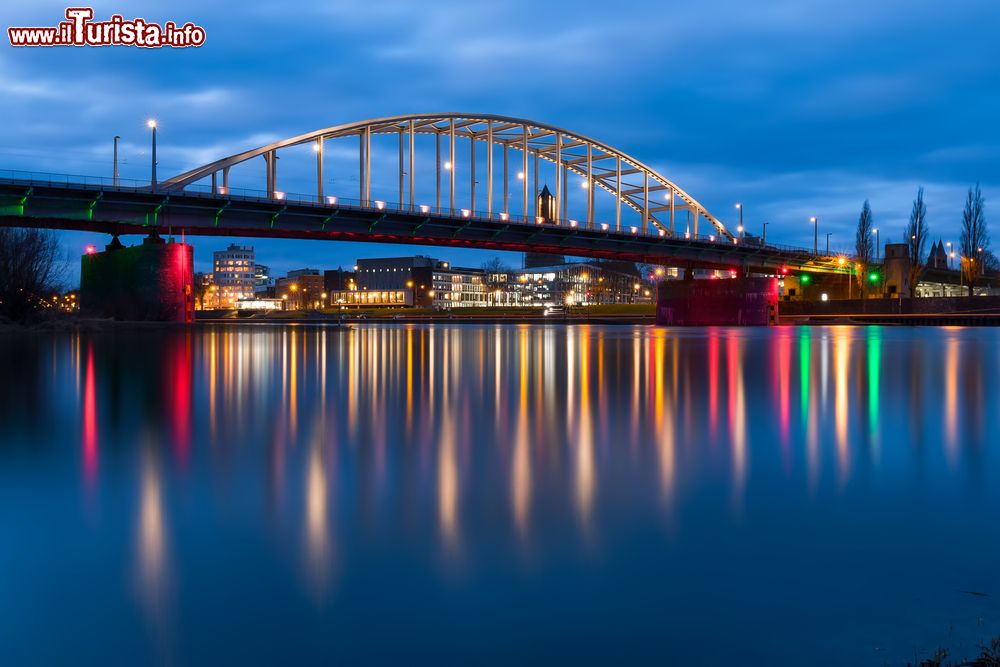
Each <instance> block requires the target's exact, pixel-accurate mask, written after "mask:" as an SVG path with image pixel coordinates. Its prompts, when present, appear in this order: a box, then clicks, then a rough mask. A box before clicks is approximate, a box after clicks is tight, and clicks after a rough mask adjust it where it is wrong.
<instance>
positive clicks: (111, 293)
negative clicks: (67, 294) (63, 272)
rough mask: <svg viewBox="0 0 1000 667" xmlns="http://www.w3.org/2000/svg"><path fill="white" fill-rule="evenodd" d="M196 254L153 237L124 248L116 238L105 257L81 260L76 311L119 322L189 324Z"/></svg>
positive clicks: (184, 244) (191, 312)
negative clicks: (140, 243) (110, 318)
mask: <svg viewBox="0 0 1000 667" xmlns="http://www.w3.org/2000/svg"><path fill="white" fill-rule="evenodd" d="M193 264H194V250H193V249H192V247H191V246H190V245H187V244H186V243H164V242H163V240H162V239H160V238H159V237H158V236H155V235H151V236H149V237H148V238H146V239H145V240H144V241H143V243H142V245H137V246H132V247H130V248H126V247H124V246H123V245H122V244H121V243H120V242H119V241H118V239H117V237H115V239H114V240H113V241H112V242H111V244H109V245H108V247H107V249H106V250H105V251H104V252H98V253H92V254H87V255H84V256H83V257H82V258H81V266H80V309H81V310H82V311H83V312H85V313H87V314H90V315H93V316H99V317H113V318H115V319H119V320H131V321H157V322H191V321H192V320H193V319H194V273H193V268H192V267H193Z"/></svg>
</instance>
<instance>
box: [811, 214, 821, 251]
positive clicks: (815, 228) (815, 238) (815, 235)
mask: <svg viewBox="0 0 1000 667" xmlns="http://www.w3.org/2000/svg"><path fill="white" fill-rule="evenodd" d="M809 222H811V223H813V254H814V255H818V254H819V218H817V217H816V216H815V215H814V216H813V217H811V218H809Z"/></svg>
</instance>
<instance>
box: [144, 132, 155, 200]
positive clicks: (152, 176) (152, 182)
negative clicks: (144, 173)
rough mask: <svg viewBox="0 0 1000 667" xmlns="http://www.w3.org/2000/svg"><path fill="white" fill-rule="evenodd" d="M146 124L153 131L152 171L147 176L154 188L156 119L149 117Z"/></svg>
mask: <svg viewBox="0 0 1000 667" xmlns="http://www.w3.org/2000/svg"><path fill="white" fill-rule="evenodd" d="M146 125H147V126H148V127H149V129H151V130H152V131H153V164H152V167H153V168H152V172H151V175H150V178H149V182H150V185H152V186H153V189H154V190H155V189H156V119H155V118H150V119H149V120H147V121H146Z"/></svg>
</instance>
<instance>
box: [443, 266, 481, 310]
mask: <svg viewBox="0 0 1000 667" xmlns="http://www.w3.org/2000/svg"><path fill="white" fill-rule="evenodd" d="M445 267H448V265H447V264H444V267H440V268H435V269H434V274H433V285H434V307H435V308H467V307H476V306H488V305H490V303H489V298H488V296H487V292H486V284H485V281H484V280H483V278H484V276H483V272H482V271H480V270H478V269H462V268H458V267H455V268H451V267H448V268H445Z"/></svg>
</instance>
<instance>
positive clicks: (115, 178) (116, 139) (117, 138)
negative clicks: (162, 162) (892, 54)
mask: <svg viewBox="0 0 1000 667" xmlns="http://www.w3.org/2000/svg"><path fill="white" fill-rule="evenodd" d="M119 139H121V137H119V136H118V135H117V134H116V135H115V171H114V181H113V183H114V184H115V186H116V187H117V186H118V140H119ZM949 245H951V244H949Z"/></svg>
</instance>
